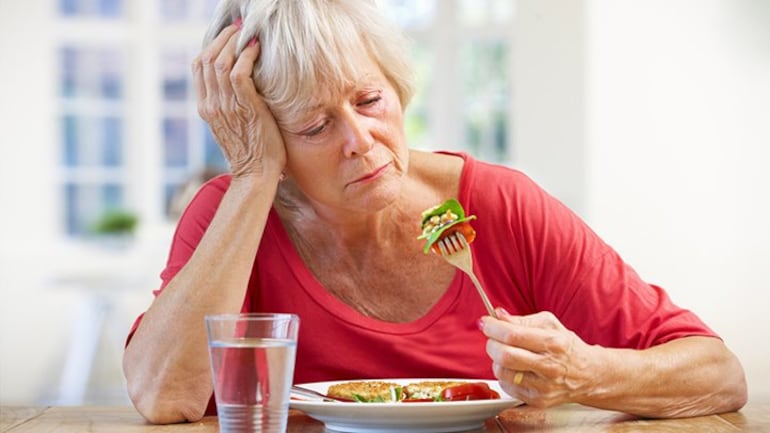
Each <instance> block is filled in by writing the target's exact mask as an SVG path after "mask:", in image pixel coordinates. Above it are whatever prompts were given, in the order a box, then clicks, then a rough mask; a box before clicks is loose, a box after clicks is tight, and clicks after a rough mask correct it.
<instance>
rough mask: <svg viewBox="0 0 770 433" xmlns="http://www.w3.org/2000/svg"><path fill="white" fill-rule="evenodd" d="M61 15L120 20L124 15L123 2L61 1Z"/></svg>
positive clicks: (101, 0) (95, 0) (105, 0)
mask: <svg viewBox="0 0 770 433" xmlns="http://www.w3.org/2000/svg"><path fill="white" fill-rule="evenodd" d="M59 13H60V14H61V15H63V16H67V17H72V16H81V17H82V16H92V17H100V18H120V17H121V16H122V15H123V1H122V0H59Z"/></svg>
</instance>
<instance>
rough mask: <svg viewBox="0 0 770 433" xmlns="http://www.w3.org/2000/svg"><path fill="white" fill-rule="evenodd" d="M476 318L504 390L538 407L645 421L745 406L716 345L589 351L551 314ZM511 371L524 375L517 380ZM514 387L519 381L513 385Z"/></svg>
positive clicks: (729, 360)
mask: <svg viewBox="0 0 770 433" xmlns="http://www.w3.org/2000/svg"><path fill="white" fill-rule="evenodd" d="M498 314H499V317H500V319H499V320H498V319H493V318H491V317H485V318H483V319H482V322H481V323H482V325H483V326H482V328H483V332H484V334H486V335H487V336H488V337H489V341H488V343H487V353H488V354H489V356H490V357H491V358H492V361H493V363H494V367H493V369H494V372H495V375H496V376H497V378H498V379H499V380H500V383H501V386H502V387H503V389H504V390H505V391H506V392H507V393H509V394H511V395H512V396H515V397H518V398H520V399H521V400H523V401H524V402H526V403H528V404H530V405H533V406H538V407H548V406H552V405H556V404H560V403H567V402H575V403H580V404H585V405H588V406H593V407H598V408H602V409H610V410H617V411H622V412H626V413H631V414H635V415H639V416H644V417H652V418H673V417H687V416H698V415H706V414H713V413H721V412H729V411H734V410H737V409H740V408H741V407H743V405H744V404H745V403H746V399H747V392H746V381H745V377H744V373H743V368H742V367H741V364H740V362H739V361H738V359H737V358H736V357H735V355H733V354H732V353H731V352H730V351H729V350H728V349H727V347H726V346H725V345H724V344H723V343H722V341H721V340H719V339H717V338H713V337H684V338H680V339H676V340H672V341H669V342H667V343H663V344H660V345H657V346H654V347H651V348H649V349H645V350H635V349H609V348H604V347H600V346H592V345H588V344H586V343H585V342H583V341H582V340H581V339H580V338H579V337H578V336H577V335H575V334H574V333H573V332H571V331H570V330H568V329H566V328H564V327H563V326H562V325H561V323H560V322H559V321H558V320H557V319H556V318H555V317H554V316H553V315H552V314H550V313H537V314H534V315H531V316H511V315H508V314H507V313H505V312H504V311H499V312H498ZM517 372H523V375H519V378H517V377H516V376H517ZM517 382H518V383H517Z"/></svg>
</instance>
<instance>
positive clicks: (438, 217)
mask: <svg viewBox="0 0 770 433" xmlns="http://www.w3.org/2000/svg"><path fill="white" fill-rule="evenodd" d="M472 219H476V216H475V215H468V216H466V215H465V209H463V207H462V205H461V204H460V202H458V201H457V200H455V199H453V198H450V199H449V200H447V201H445V202H444V203H441V204H440V205H438V206H434V207H432V208H430V209H427V210H425V211H424V212H423V213H422V221H421V223H422V234H421V235H420V236H418V237H417V239H427V242H426V243H425V247H424V248H423V252H424V253H425V254H427V253H428V251H430V247H431V245H433V244H434V243H435V242H436V241H437V240H438V239H439V237H441V234H442V233H444V232H445V231H446V230H447V229H448V228H450V227H452V226H455V225H457V224H461V223H464V222H466V221H470V220H472Z"/></svg>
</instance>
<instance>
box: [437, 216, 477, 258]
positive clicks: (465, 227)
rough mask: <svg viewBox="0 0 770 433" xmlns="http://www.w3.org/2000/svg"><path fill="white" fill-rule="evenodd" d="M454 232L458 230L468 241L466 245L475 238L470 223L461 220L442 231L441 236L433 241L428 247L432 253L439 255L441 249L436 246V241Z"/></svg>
mask: <svg viewBox="0 0 770 433" xmlns="http://www.w3.org/2000/svg"><path fill="white" fill-rule="evenodd" d="M456 232H460V233H461V234H462V235H463V236H465V240H466V241H467V242H468V245H470V244H471V242H473V241H474V240H475V239H476V230H474V228H473V226H471V223H469V222H468V221H463V222H461V223H458V224H455V225H454V226H452V227H450V228H448V229H447V230H446V231H445V232H444V233H441V236H440V237H439V238H438V239H436V242H434V243H433V245H431V246H430V248H431V249H432V250H433V252H434V253H436V254H438V255H441V249H439V247H438V241H439V240H441V239H444V238H445V237H447V236H449V235H451V234H453V233H456Z"/></svg>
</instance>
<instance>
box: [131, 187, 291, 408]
mask: <svg viewBox="0 0 770 433" xmlns="http://www.w3.org/2000/svg"><path fill="white" fill-rule="evenodd" d="M275 188H276V182H275V181H270V182H264V183H262V185H260V186H259V187H257V186H256V185H252V184H249V183H245V182H237V181H235V180H234V181H233V182H232V183H231V185H230V188H229V189H228V191H227V192H226V193H225V195H224V197H223V199H222V201H221V203H220V205H219V208H218V209H217V213H216V215H215V216H214V218H213V219H212V221H211V224H210V225H209V227H208V229H207V230H206V233H205V234H204V235H203V237H202V238H201V241H200V243H199V245H198V246H197V248H196V250H195V252H194V253H193V255H192V257H191V258H190V260H189V261H188V262H187V264H186V265H185V266H184V267H183V268H182V269H181V270H180V271H179V273H178V274H177V275H176V276H175V277H174V278H173V279H172V280H171V281H170V282H169V284H168V285H167V286H166V287H165V289H164V290H163V292H161V294H160V295H159V296H158V297H157V298H156V300H155V301H154V302H153V304H152V306H151V307H150V308H149V309H148V311H147V312H146V313H145V315H144V318H143V319H142V322H141V323H140V325H139V327H138V328H137V330H136V332H135V334H134V336H133V338H132V340H131V342H130V343H129V345H128V346H127V347H126V351H125V354H124V360H123V368H124V373H125V375H126V379H127V383H128V390H129V394H130V396H131V399H132V401H133V402H134V404H135V406H136V407H137V409H138V410H139V412H140V413H142V415H144V416H145V417H146V418H147V419H148V420H150V421H152V422H155V423H171V422H181V421H193V420H197V419H199V418H201V417H202V416H203V413H204V411H205V408H206V404H207V402H208V400H209V397H210V395H211V392H212V384H211V378H210V377H211V376H210V366H209V356H208V345H207V337H206V330H205V326H204V316H205V315H206V314H212V313H237V312H239V311H240V309H241V306H242V304H243V299H244V296H245V292H246V289H247V285H248V280H249V277H250V275H251V270H252V265H253V261H254V254H255V252H256V250H257V248H258V246H259V243H260V240H261V237H262V233H263V230H264V227H265V224H266V221H267V215H268V212H269V210H270V207H271V206H272V201H273V198H274V196H275Z"/></svg>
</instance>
